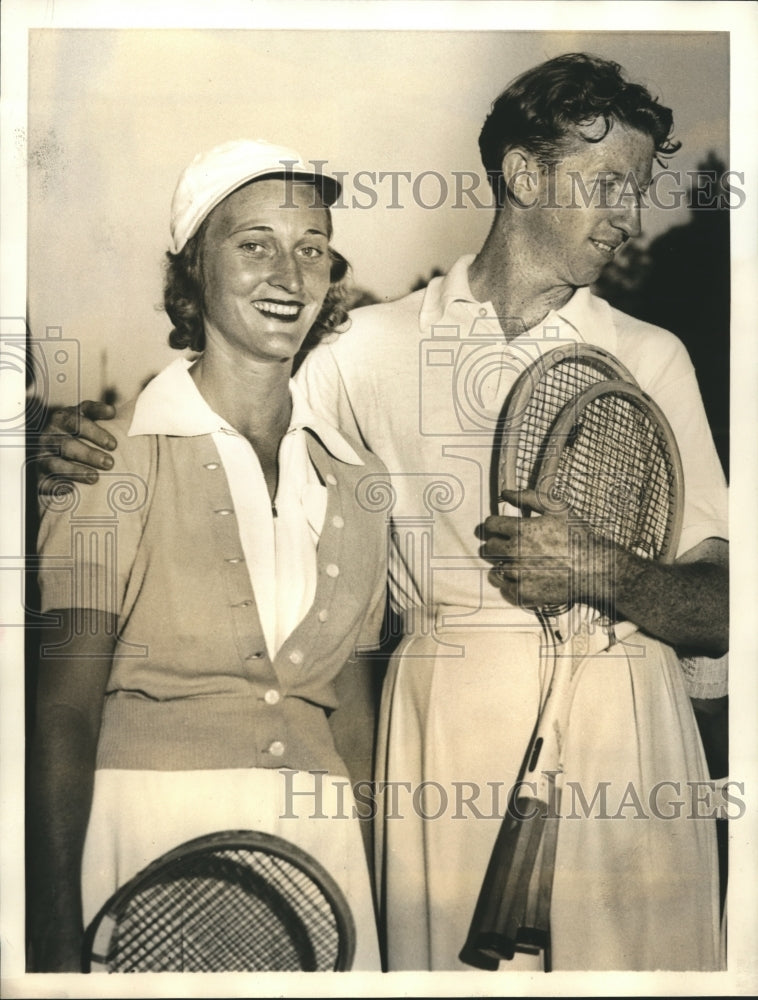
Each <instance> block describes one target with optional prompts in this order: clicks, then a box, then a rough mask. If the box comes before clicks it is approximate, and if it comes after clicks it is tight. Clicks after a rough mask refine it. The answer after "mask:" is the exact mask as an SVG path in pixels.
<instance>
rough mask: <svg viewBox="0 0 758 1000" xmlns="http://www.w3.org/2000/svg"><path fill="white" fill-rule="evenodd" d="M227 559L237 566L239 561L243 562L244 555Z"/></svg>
mask: <svg viewBox="0 0 758 1000" xmlns="http://www.w3.org/2000/svg"><path fill="white" fill-rule="evenodd" d="M226 561H227V562H228V563H231V564H232V566H236V565H237V563H241V562H242V556H235V557H234V558H233V559H227V560H226Z"/></svg>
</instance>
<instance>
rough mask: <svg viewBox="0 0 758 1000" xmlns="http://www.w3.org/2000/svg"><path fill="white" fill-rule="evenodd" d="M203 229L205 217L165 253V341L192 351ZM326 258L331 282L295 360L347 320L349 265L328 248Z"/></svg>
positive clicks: (198, 324)
mask: <svg viewBox="0 0 758 1000" xmlns="http://www.w3.org/2000/svg"><path fill="white" fill-rule="evenodd" d="M326 213H327V218H328V223H329V227H328V233H327V235H328V236H329V237H330V238H331V235H332V219H331V213H330V212H329V209H327V210H326ZM207 228H208V218H206V219H205V220H204V221H203V223H202V225H201V226H200V228H199V229H198V231H197V232H196V233H195V235H194V236H192V237H190V239H189V240H187V242H186V244H185V245H184V247H183V248H182V249H181V250H180V251H179V253H171V251H170V250H169V251H167V252H166V261H165V275H164V283H163V308H164V309H165V311H166V312H167V313H168V316H169V319H170V320H171V322H172V323H173V329H172V330H171V333H170V334H169V337H168V342H169V344H170V346H171V347H174V348H176V349H177V350H178V351H182V350H185V349H187V348H189V349H190V350H191V351H196V352H200V351H203V350H205V327H204V325H203V311H204V300H203V272H202V266H203V265H202V256H203V255H202V249H203V239H204V236H205V232H206V229H207ZM329 260H330V262H331V270H330V274H329V278H330V281H331V284H330V285H329V290H328V291H327V293H326V298H325V299H324V304H323V306H322V307H321V311H320V312H319V314H318V316H317V317H316V321H315V322H314V324H313V326H312V327H311V328H310V330H309V331H308V333H307V335H306V337H305V340H304V341H303V345H302V347H301V348H300V351H299V352H298V355H297V357H298V359H302V357H304V356H305V354H306V353H307V352H308V351H309V350H311V349H312V348H314V347H315V346H316V344H318V343H319V342H320V341H321V340H322V339H323V338H324V337H326V336H328V335H329V334H331V333H333V332H334V330H336V329H337V328H338V327H340V326H342V325H343V324H344V323H346V322H347V320H348V312H347V309H346V307H345V303H346V301H347V288H346V282H345V278H346V277H347V275H348V272H349V270H350V264H349V263H348V261H347V260H346V259H345V258H344V257H343V256H342V254H341V253H338V251H336V250H333V249H332V248H331V247H329Z"/></svg>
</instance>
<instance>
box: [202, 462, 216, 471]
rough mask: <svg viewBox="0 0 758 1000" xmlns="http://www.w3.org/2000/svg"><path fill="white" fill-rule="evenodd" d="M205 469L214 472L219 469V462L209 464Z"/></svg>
mask: <svg viewBox="0 0 758 1000" xmlns="http://www.w3.org/2000/svg"><path fill="white" fill-rule="evenodd" d="M205 468H206V469H208V470H209V471H210V472H213V470H214V469H217V468H218V462H207V463H206V465H205Z"/></svg>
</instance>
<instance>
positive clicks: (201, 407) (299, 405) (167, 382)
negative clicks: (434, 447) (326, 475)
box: [129, 357, 363, 465]
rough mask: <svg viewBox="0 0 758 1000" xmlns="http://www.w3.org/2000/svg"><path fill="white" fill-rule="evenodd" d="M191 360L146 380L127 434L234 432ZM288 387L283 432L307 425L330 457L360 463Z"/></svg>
mask: <svg viewBox="0 0 758 1000" xmlns="http://www.w3.org/2000/svg"><path fill="white" fill-rule="evenodd" d="M192 364H193V362H192V361H190V360H189V359H188V358H185V357H181V358H176V360H175V361H173V362H172V363H171V364H170V365H169V366H168V367H167V368H164V369H163V371H162V372H160V373H159V374H158V375H156V376H155V378H153V379H151V381H150V382H148V384H147V385H146V386H145V388H144V389H143V390H142V392H141V393H140V394H139V396H138V397H137V401H136V402H135V404H134V414H133V417H132V422H131V425H130V427H129V437H136V436H137V435H140V434H163V435H168V436H174V437H195V436H197V435H201V434H214V433H216V432H217V431H220V430H222V429H223V430H226V431H233V432H234V433H235V434H236V433H237V431H236V430H235V428H233V427H232V426H231V425H230V424H229V423H228V422H227V421H226V420H224V418H223V417H221V416H219V415H218V413H216V412H214V410H212V409H211V407H210V406H209V405H208V403H207V402H206V401H205V399H204V398H203V396H202V395H201V393H200V391H199V389H198V388H197V386H196V385H195V382H194V380H193V378H192V376H191V375H190V373H189V369H190V367H191V365H192ZM289 390H290V398H291V399H292V415H291V416H290V423H289V427H288V428H287V433H288V434H289V433H290V432H291V431H295V430H298V429H301V428H308V430H310V431H312V432H313V433H314V434H315V435H316V436H317V437H318V438H319V440H320V441H321V443H322V444H323V445H324V447H325V448H326V449H327V450H328V451H329V452H330V453H331V454H332V456H333V457H334V458H336V459H338V460H339V461H340V462H345V463H346V464H348V465H363V462H362V460H361V459H360V458H359V457H358V455H357V454H356V453H355V451H354V450H353V448H352V447H351V446H350V445H349V444H348V443H347V441H346V440H345V439H344V438H343V437H342V435H341V434H340V432H339V431H338V430H337V429H336V428H335V427H332V425H331V424H329V423H327V421H325V420H324V419H323V418H321V417H319V416H318V415H317V414H315V413H314V412H313V410H312V409H311V408H310V406H309V404H308V401H307V400H306V398H305V395H304V394H303V391H302V390H301V389H300V388H299V386H298V385H297V384H296V383H295V382H294V381H293V380H292V379H290V382H289Z"/></svg>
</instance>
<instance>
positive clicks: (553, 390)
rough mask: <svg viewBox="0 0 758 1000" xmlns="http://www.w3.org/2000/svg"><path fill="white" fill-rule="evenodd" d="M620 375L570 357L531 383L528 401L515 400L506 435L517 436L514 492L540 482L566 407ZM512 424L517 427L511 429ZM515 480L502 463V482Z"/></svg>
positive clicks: (595, 361) (598, 363)
mask: <svg viewBox="0 0 758 1000" xmlns="http://www.w3.org/2000/svg"><path fill="white" fill-rule="evenodd" d="M616 375H617V372H616V371H615V370H614V369H613V368H611V367H610V366H609V365H606V364H604V363H603V362H602V361H601V360H599V359H590V358H581V357H569V358H564V359H562V360H561V361H559V362H556V363H555V364H553V365H552V366H551V367H549V368H548V369H546V370H545V371H544V372H543V373H542V374H541V376H540V377H539V381H537V382H536V383H534V384H533V385H531V384H530V386H529V387H530V393H529V396H528V398H527V399H526V400H524V401H523V402H522V401H521V400H520V393H517V396H518V397H519V399H518V400H517V399H514V401H513V406H512V410H513V412H512V416H511V418H510V421H509V420H508V419H506V433H509V431H510V432H511V433H515V439H516V440H515V459H514V470H513V471H514V472H515V480H516V481H515V483H510V484H509V485H510V488H511V489H529V488H533V487H534V486H535V485H536V483H535V481H534V475H535V473H536V470H537V469H538V468H539V466H540V464H541V462H542V460H543V459H544V457H545V450H546V448H547V447H549V444H548V442H549V437H550V431H551V429H552V426H553V424H554V422H555V419H556V417H557V416H558V414H559V413H560V412H561V410H562V409H563V407H564V406H566V404H567V403H569V402H570V401H571V400H572V399H574V398H575V397H576V396H577V395H578V394H579V393H581V392H582V391H583V390H585V389H588V388H589V387H590V386H592V385H595V384H596V383H597V382H601V381H604V380H606V379H609V378H614V377H616ZM509 423H511V424H513V425H514V426H513V427H511V428H509ZM512 478H514V476H513V474H509V473H506V470H505V469H504V468H503V463H502V462H501V470H500V480H501V482H503V481H504V480H505V479H512Z"/></svg>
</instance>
